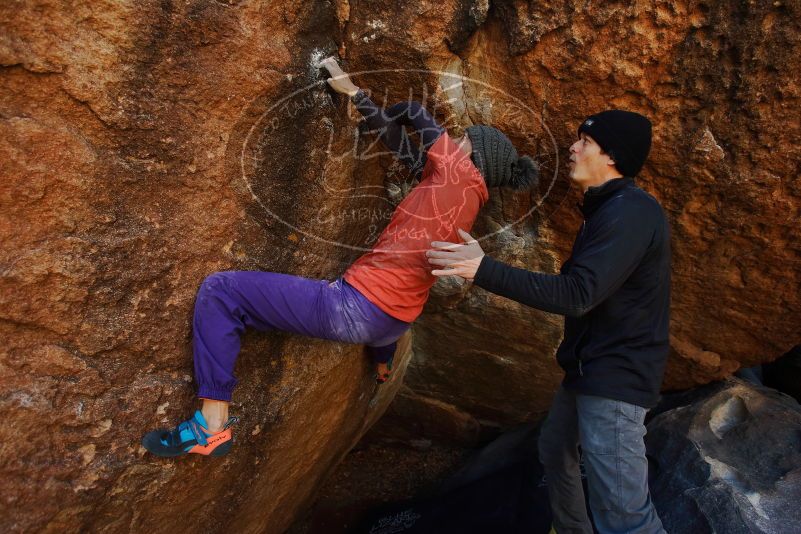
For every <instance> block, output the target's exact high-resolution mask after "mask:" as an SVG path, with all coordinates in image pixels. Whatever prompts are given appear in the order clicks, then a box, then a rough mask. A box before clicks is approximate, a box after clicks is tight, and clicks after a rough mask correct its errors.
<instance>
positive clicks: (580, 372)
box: [578, 358, 584, 376]
mask: <svg viewBox="0 0 801 534" xmlns="http://www.w3.org/2000/svg"><path fill="white" fill-rule="evenodd" d="M578 363H579V376H584V370H583V369H582V368H581V358H579V359H578Z"/></svg>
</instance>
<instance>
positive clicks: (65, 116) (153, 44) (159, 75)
mask: <svg viewBox="0 0 801 534" xmlns="http://www.w3.org/2000/svg"><path fill="white" fill-rule="evenodd" d="M800 15H801V7H800V6H799V2H798V1H783V2H773V3H749V4H741V3H702V2H699V3H685V2H667V1H664V2H662V1H653V2H639V3H637V4H636V5H633V6H631V5H629V4H628V3H623V2H607V3H603V5H597V6H595V5H594V6H592V7H591V8H589V9H587V8H586V7H585V5H584V3H579V2H574V1H567V2H559V3H555V2H554V3H548V2H522V1H519V2H509V3H501V2H493V3H490V2H488V1H486V0H483V1H481V0H479V1H470V0H466V1H462V0H460V1H455V2H402V3H387V2H383V1H382V2H379V1H377V0H360V1H359V2H353V3H348V2H347V1H345V0H339V1H337V2H334V3H329V2H323V1H321V2H302V1H289V2H282V3H280V4H277V3H272V2H258V1H247V0H241V1H239V0H231V1H228V2H224V1H215V0H194V1H192V0H190V1H188V2H174V1H170V0H161V1H159V2H156V1H152V0H151V1H140V2H92V3H75V4H74V5H72V4H70V3H66V2H56V1H54V0H37V1H33V2H21V1H17V2H5V3H3V5H2V7H0V65H2V66H1V67H0V124H2V132H3V135H2V136H0V175H2V178H3V180H2V182H1V183H2V185H0V213H2V218H0V236H1V238H2V241H3V244H4V246H3V247H2V250H0V267H1V268H0V332H1V333H2V339H3V340H4V341H5V343H4V344H3V348H2V350H1V351H0V376H2V379H0V385H1V386H2V391H0V406H2V408H3V413H4V414H5V415H6V417H7V423H8V424H7V425H5V426H4V427H3V430H2V431H1V432H3V435H2V441H3V444H4V447H3V450H2V457H1V458H0V462H1V463H0V468H2V474H3V480H4V481H7V487H6V491H5V492H4V496H3V499H2V506H3V509H2V513H0V517H2V518H3V519H2V520H3V521H4V524H3V527H4V530H8V529H17V530H31V529H42V528H44V529H45V530H51V531H55V530H59V531H60V530H75V529H90V530H107V531H119V530H126V529H131V530H150V529H152V527H153V525H154V524H156V522H157V521H160V520H162V519H164V520H165V521H167V523H164V525H167V526H170V525H172V524H171V523H170V521H177V518H178V517H179V516H177V515H176V511H180V512H182V513H183V516H182V517H181V520H182V521H184V520H185V518H186V517H197V518H198V519H197V521H198V523H196V524H193V525H190V524H187V523H185V522H183V523H181V527H178V528H177V530H179V531H180V530H181V529H182V528H185V529H187V530H194V526H195V525H199V524H200V515H199V514H194V513H193V512H195V511H197V510H199V509H200V508H201V507H204V506H205V507H207V508H208V510H207V511H205V512H204V515H203V523H202V524H203V525H204V527H205V528H208V529H209V530H216V529H217V528H218V525H222V524H223V521H225V522H226V523H228V524H229V526H233V527H236V528H237V529H238V530H253V531H257V530H263V531H266V532H274V531H280V530H281V529H282V528H283V527H284V526H286V525H288V524H289V521H290V520H291V517H292V516H293V515H294V514H295V512H296V511H297V510H298V509H299V507H301V506H302V503H303V502H304V501H305V500H306V499H307V498H308V497H309V495H310V494H311V492H312V490H313V488H314V486H315V484H316V481H317V480H319V479H320V477H321V476H322V475H323V474H324V473H325V472H326V471H327V469H328V468H329V467H330V466H331V465H333V464H334V463H335V462H336V459H337V458H338V457H339V456H340V455H341V453H344V451H345V450H346V449H347V447H348V446H349V444H350V442H351V441H352V440H353V439H356V438H357V437H358V435H359V434H360V433H361V432H362V431H363V429H364V428H365V427H366V426H367V425H368V424H369V421H370V419H371V415H370V414H371V413H376V414H377V413H378V412H380V411H381V406H383V403H384V402H385V401H388V400H389V399H388V397H390V396H391V391H389V390H387V391H385V392H383V393H382V395H385V396H386V397H387V398H384V399H382V400H381V402H379V403H378V404H377V405H376V406H375V407H373V408H371V407H370V405H369V404H368V400H369V398H370V393H371V391H372V390H371V385H370V384H369V381H370V380H369V372H368V371H367V369H366V363H365V362H364V361H363V359H362V358H360V355H359V354H358V350H357V349H351V348H344V347H341V346H336V345H332V344H328V343H321V342H312V343H310V342H308V341H307V340H302V339H299V338H294V337H286V336H281V335H272V334H271V335H268V336H264V335H259V334H252V335H249V336H247V338H246V340H245V345H244V351H243V355H242V360H241V364H240V366H239V370H238V373H239V375H240V377H241V378H242V379H243V380H242V383H241V386H240V390H238V392H237V395H238V396H237V401H238V403H239V404H238V405H237V406H236V407H235V408H236V409H237V410H239V411H240V412H241V413H240V414H241V415H244V416H245V421H244V422H243V424H242V425H241V430H240V435H242V436H248V441H247V445H244V444H242V445H241V447H240V449H239V450H240V451H241V452H239V453H237V455H234V456H233V457H231V458H229V459H226V460H225V462H224V464H225V468H224V469H221V470H216V471H214V475H212V476H211V478H210V479H208V484H207V485H204V486H202V487H196V486H192V485H191V481H192V480H195V479H197V478H198V477H199V476H201V475H200V474H201V470H202V469H204V464H203V463H202V462H199V461H195V460H193V461H190V462H155V461H152V460H151V459H149V458H144V457H142V455H141V451H139V449H138V439H139V436H140V435H141V433H142V431H143V429H146V428H148V427H151V426H153V425H155V424H156V423H158V422H160V421H162V420H164V421H175V420H176V419H178V418H179V417H182V416H184V415H186V414H187V412H188V410H189V407H190V405H191V401H190V399H191V395H192V391H193V386H192V384H191V374H192V368H191V358H190V349H189V343H188V341H189V324H190V317H191V309H192V303H193V299H194V294H195V291H196V290H197V287H198V285H199V283H200V282H201V280H202V279H203V278H204V277H205V276H206V275H207V274H209V273H211V272H213V271H216V270H222V269H264V270H274V271H282V272H292V273H297V274H301V275H305V276H313V277H326V278H332V277H335V276H337V275H339V274H340V273H341V272H342V271H343V270H344V268H345V266H346V265H347V264H348V263H349V262H350V261H352V260H353V259H354V258H355V257H356V256H357V255H358V254H359V253H360V250H359V247H361V246H364V245H369V243H370V242H371V239H373V238H374V237H375V235H376V234H377V232H378V231H380V229H381V225H382V224H383V222H384V220H385V218H386V215H387V214H388V213H389V212H390V211H391V201H392V200H393V197H390V198H387V197H385V195H384V194H383V193H376V191H382V189H381V186H382V185H383V184H384V182H385V181H390V182H397V181H398V177H397V176H395V174H396V168H395V167H394V166H392V165H391V164H390V162H389V161H388V159H387V158H386V157H379V158H359V157H345V156H346V155H347V154H350V148H351V146H352V145H353V136H354V132H355V131H356V129H355V127H354V126H355V123H356V121H355V118H354V117H353V116H352V115H350V116H349V115H348V112H347V108H346V105H345V103H344V102H343V101H342V100H341V99H334V100H332V99H331V97H330V96H329V95H328V94H327V93H326V91H325V90H324V89H323V88H322V87H320V86H313V87H308V86H309V84H311V83H313V82H315V81H319V78H317V77H316V73H315V70H314V68H313V67H311V64H312V63H313V61H314V60H315V59H319V58H321V57H324V56H325V55H329V54H332V53H336V52H337V51H338V52H339V53H340V54H342V56H343V57H344V58H346V59H347V66H348V67H349V68H350V69H352V70H354V71H368V70H371V71H375V70H382V69H388V70H384V71H382V72H362V73H361V74H358V75H356V76H355V78H356V81H357V82H358V83H360V84H362V85H364V86H366V87H372V88H374V89H375V90H376V91H377V92H378V95H377V96H378V97H379V100H380V99H381V98H383V97H384V96H386V97H387V98H388V99H389V100H390V101H392V100H397V99H401V98H405V97H406V96H407V95H408V94H409V93H411V94H412V95H413V96H414V97H415V98H418V99H423V98H425V97H427V98H428V100H427V102H428V103H429V104H430V105H432V106H433V105H434V104H436V107H437V109H436V114H437V116H438V117H439V118H440V119H441V120H442V121H443V122H446V124H447V125H448V126H449V127H451V128H452V129H453V130H454V131H455V132H457V133H458V131H459V130H460V129H461V128H463V127H464V126H467V125H469V124H470V123H480V122H483V123H490V124H493V125H495V126H497V127H499V128H501V129H503V130H504V131H506V132H507V133H508V134H509V135H510V137H511V138H512V139H513V141H514V142H515V143H516V144H517V146H518V148H519V149H520V151H521V152H522V153H528V154H533V155H535V156H536V157H537V158H538V159H539V160H540V161H541V163H542V165H543V169H544V179H543V182H542V184H541V189H540V191H538V192H537V193H536V194H534V195H527V194H520V193H518V194H511V193H508V192H504V193H498V192H493V194H494V198H493V200H492V201H491V203H490V205H489V206H487V208H486V209H485V210H484V211H483V212H482V214H481V217H480V220H479V221H478V223H477V225H476V233H477V234H478V235H488V234H492V235H491V236H489V237H487V239H486V240H485V241H484V243H485V244H486V249H487V250H488V251H490V252H491V253H493V254H494V255H496V256H498V257H500V258H502V259H505V260H507V261H510V262H512V263H515V264H517V265H523V266H528V267H530V268H537V269H542V270H545V271H550V272H555V271H556V270H557V268H558V266H559V264H560V262H561V261H562V260H564V259H565V258H566V256H567V253H568V251H569V247H570V244H571V242H572V238H573V234H574V232H575V231H576V229H577V228H578V225H579V223H580V220H579V215H578V212H577V211H576V210H575V208H574V202H575V201H576V200H577V199H578V196H577V194H576V193H575V192H574V191H571V190H570V186H569V184H568V182H567V180H566V177H565V175H564V172H563V171H564V166H563V163H564V156H565V154H566V149H567V146H568V145H569V143H570V141H571V140H572V139H573V137H574V135H575V133H574V132H575V128H576V126H577V125H578V123H579V121H580V120H581V119H582V118H583V117H584V116H585V115H587V114H589V113H591V112H594V111H597V110H599V109H602V108H605V107H608V106H611V105H614V106H621V107H628V108H631V109H635V110H639V111H643V112H646V113H647V114H648V115H649V116H651V117H652V119H653V120H654V123H655V146H654V150H653V152H652V157H651V160H650V162H649V164H648V165H647V166H646V168H645V170H644V173H643V176H642V179H641V183H642V185H643V187H644V188H646V189H647V190H648V191H650V192H652V193H653V194H654V195H655V196H657V197H658V198H659V199H660V201H661V202H662V203H663V205H664V207H665V208H666V211H667V213H668V216H669V218H670V220H671V222H672V224H673V232H674V240H673V244H674V250H675V256H674V276H675V278H674V279H675V286H674V293H673V302H674V313H673V335H674V340H673V349H674V351H673V352H674V354H673V358H672V360H671V365H670V368H669V373H668V381H667V384H666V385H667V386H668V387H680V386H686V385H692V384H695V383H701V382H705V381H708V380H710V379H713V378H716V377H720V376H723V375H725V374H727V373H730V372H731V371H732V370H734V369H735V368H737V367H738V366H739V365H741V364H742V365H751V364H754V363H757V362H761V361H767V360H770V359H773V358H775V357H777V356H779V355H781V354H783V353H784V352H786V351H787V350H788V349H789V348H790V347H792V346H794V345H796V344H798V343H799V339H798V332H799V326H801V324H799V320H800V319H799V314H798V313H797V311H798V310H799V309H801V290H799V282H800V280H801V275H800V274H799V273H800V272H801V263H800V262H799V260H801V252H800V250H799V247H801V245H799V243H801V234H800V233H799V232H801V229H799V227H798V225H797V220H798V218H799V205H801V201H800V200H799V198H800V197H801V190H799V188H800V187H801V186H799V182H798V180H797V176H798V173H799V170H801V169H799V161H800V160H801V157H800V156H801V154H800V153H799V147H800V146H801V136H800V130H801V126H800V125H799V120H798V117H797V110H798V108H799V102H798V98H799V82H798V77H797V76H798V75H797V73H798V72H799V67H801V65H799V59H798V56H797V54H795V52H794V51H795V50H797V49H798V39H799V35H801V31H799V28H798V26H799V20H801V16H800ZM458 75H464V76H467V77H469V78H471V80H472V81H469V82H463V83H459V79H458V78H457V77H456V76H458ZM304 88H305V89H304ZM385 90H386V95H384V91H385ZM354 148H356V150H354V151H353V152H354V153H356V154H359V153H360V152H359V151H360V150H362V149H363V148H365V144H364V143H362V142H361V141H359V142H358V144H357V145H354ZM332 156H336V157H332ZM339 156H342V157H339ZM402 177H403V176H402V173H401V178H402ZM363 188H367V189H365V190H364V192H367V193H370V191H371V189H370V188H373V189H372V194H364V195H362V194H354V191H356V192H359V193H361V192H363ZM279 219H280V220H279ZM510 223H514V224H512V225H511V226H508V225H509V224H510ZM342 244H344V245H346V246H342ZM435 293H436V295H435V297H434V298H433V299H432V302H431V303H430V305H429V307H428V310H427V313H426V315H425V316H424V317H423V319H422V320H421V321H420V323H419V324H418V325H417V327H416V328H417V332H416V336H417V337H416V339H417V341H416V346H415V352H416V354H417V356H418V357H417V359H416V361H415V363H414V365H413V367H412V368H410V370H409V373H408V382H407V383H408V385H409V386H410V388H411V393H410V394H409V395H405V396H407V397H408V398H410V399H413V402H414V406H412V407H411V408H409V409H406V408H403V407H400V408H399V411H401V412H403V413H405V414H406V416H407V417H413V414H414V411H413V410H414V409H416V408H415V407H422V408H421V409H424V410H425V411H426V412H432V410H431V409H430V408H433V413H434V415H433V416H432V418H433V417H444V418H448V419H452V420H453V421H451V424H456V425H461V426H459V427H458V428H460V429H461V430H460V432H461V431H462V430H464V431H465V434H464V435H465V436H468V437H469V436H472V435H475V434H471V432H473V431H474V430H473V429H475V428H476V425H480V426H484V427H495V426H498V425H505V424H509V423H513V422H516V421H520V420H523V419H528V418H530V417H533V416H536V415H537V414H539V413H542V412H544V410H545V409H546V408H547V405H548V402H549V399H550V396H551V394H552V392H553V390H554V388H555V387H556V384H557V383H558V381H559V376H560V373H559V371H558V369H557V368H556V365H555V363H554V362H553V353H554V350H555V348H556V346H557V344H558V342H559V337H560V328H561V319H560V318H558V317H554V316H550V315H547V314H544V313H540V312H537V311H534V310H528V309H525V308H523V307H521V306H518V305H516V304H514V303H511V302H509V301H504V300H502V299H498V298H496V297H494V296H491V295H488V294H487V293H485V292H483V291H481V290H477V289H470V288H469V287H466V286H460V285H458V284H455V283H453V282H452V281H451V282H443V283H441V284H439V285H438V287H437V289H436V292H435ZM279 354H280V356H279ZM268 362H269V363H268ZM426 407H428V408H426ZM354 413H355V414H357V415H356V416H355V417H354ZM449 414H451V415H449ZM310 428H313V429H314V432H310ZM334 434H336V435H334ZM243 441H244V440H243ZM329 445H330V446H331V448H328V446H329ZM202 473H203V476H204V477H205V476H208V474H207V473H208V471H207V470H205V469H204V470H203V471H202ZM232 517H233V518H235V519H233V521H234V523H233V524H230V521H231V518H232ZM6 527H7V528H6ZM220 528H222V527H220Z"/></svg>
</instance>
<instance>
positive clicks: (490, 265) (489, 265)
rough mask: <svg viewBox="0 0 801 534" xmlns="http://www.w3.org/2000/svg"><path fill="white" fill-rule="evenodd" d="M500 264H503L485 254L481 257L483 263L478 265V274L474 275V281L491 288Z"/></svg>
mask: <svg viewBox="0 0 801 534" xmlns="http://www.w3.org/2000/svg"><path fill="white" fill-rule="evenodd" d="M498 265H503V264H502V263H501V262H499V261H497V260H494V259H492V258H490V257H489V256H487V255H486V254H484V257H483V258H481V263H480V264H479V265H478V270H477V271H476V275H475V276H474V277H473V283H474V284H475V285H477V286H478V287H483V288H484V289H489V288H490V286H491V285H492V279H493V273H494V272H495V269H496V268H497V266H498Z"/></svg>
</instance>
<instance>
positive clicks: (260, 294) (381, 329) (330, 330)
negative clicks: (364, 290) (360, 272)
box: [192, 271, 409, 401]
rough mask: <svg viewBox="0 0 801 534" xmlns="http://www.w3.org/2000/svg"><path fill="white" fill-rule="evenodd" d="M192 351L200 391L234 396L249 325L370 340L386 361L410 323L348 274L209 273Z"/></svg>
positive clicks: (372, 351)
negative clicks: (322, 276) (326, 276)
mask: <svg viewBox="0 0 801 534" xmlns="http://www.w3.org/2000/svg"><path fill="white" fill-rule="evenodd" d="M192 326H193V350H194V357H195V380H196V381H197V384H198V396H199V397H203V398H207V399H215V400H221V401H230V400H231V393H232V391H233V389H234V387H235V386H236V383H237V380H236V378H235V377H234V366H235V364H236V358H237V356H238V355H239V347H240V336H241V335H242V333H243V332H244V331H245V328H255V329H257V330H262V331H268V330H283V331H285V332H293V333H295V334H301V335H304V336H309V337H316V338H322V339H328V340H331V341H344V342H346V343H359V344H364V345H367V347H368V353H370V355H371V356H372V358H373V359H374V361H377V362H387V361H388V360H389V358H390V357H391V356H392V355H393V354H394V352H395V346H396V341H397V340H398V338H399V337H400V336H401V335H402V334H403V333H404V332H405V331H406V330H408V329H409V323H406V322H404V321H401V320H399V319H395V318H394V317H392V316H391V315H388V314H387V313H385V312H384V311H383V310H381V309H380V308H379V307H378V306H376V305H375V304H373V303H372V302H370V301H369V300H367V298H365V297H364V295H362V294H361V293H359V291H357V290H356V289H355V288H354V287H353V286H351V285H350V284H348V283H347V282H345V281H344V280H343V279H341V278H340V279H337V280H335V281H333V282H329V281H328V280H312V279H309V278H302V277H300V276H291V275H287V274H279V273H269V272H262V271H226V272H220V273H214V274H212V275H210V276H208V277H207V278H206V279H205V280H204V281H203V283H202V284H201V286H200V289H199V290H198V293H197V300H196V301H195V317H194V321H193V323H192Z"/></svg>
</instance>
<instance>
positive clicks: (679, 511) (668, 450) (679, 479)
mask: <svg viewBox="0 0 801 534" xmlns="http://www.w3.org/2000/svg"><path fill="white" fill-rule="evenodd" d="M765 436H770V444H769V445H768V446H766V442H765ZM646 445H647V447H648V451H649V455H650V456H651V457H652V459H653V460H654V461H655V474H654V477H653V478H652V482H651V486H650V487H651V493H652V495H653V498H654V502H655V504H656V506H657V511H658V512H659V516H660V518H661V519H662V522H663V524H664V525H665V529H666V530H667V531H668V532H675V533H676V534H683V533H688V534H689V533H699V534H703V533H712V532H766V533H777V534H778V533H787V534H790V533H792V532H798V525H799V524H801V511H799V508H798V506H797V503H798V501H799V499H801V406H799V404H798V403H797V402H796V401H795V400H794V399H792V398H790V397H788V396H786V395H783V394H780V393H778V392H776V391H774V390H771V389H767V388H763V387H758V386H752V385H750V384H747V383H745V382H742V381H740V380H736V379H733V380H731V381H729V382H728V383H727V384H725V385H722V386H720V387H717V388H713V391H711V392H710V393H709V394H707V395H706V396H704V397H703V398H701V399H699V400H697V401H695V402H693V403H691V404H689V405H686V406H683V407H680V408H676V409H673V410H669V411H667V412H664V413H662V414H660V415H659V416H657V417H655V418H654V419H653V420H652V421H651V422H650V423H649V424H648V434H647V435H646Z"/></svg>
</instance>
